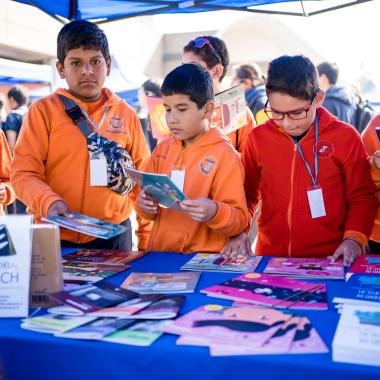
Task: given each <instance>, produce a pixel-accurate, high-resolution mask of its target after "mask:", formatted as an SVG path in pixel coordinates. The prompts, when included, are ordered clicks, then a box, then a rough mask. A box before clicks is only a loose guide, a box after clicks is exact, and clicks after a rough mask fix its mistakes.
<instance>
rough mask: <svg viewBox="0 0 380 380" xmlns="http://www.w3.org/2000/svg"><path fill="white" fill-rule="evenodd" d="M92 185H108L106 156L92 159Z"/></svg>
mask: <svg viewBox="0 0 380 380" xmlns="http://www.w3.org/2000/svg"><path fill="white" fill-rule="evenodd" d="M90 185H91V186H107V185H108V176H107V160H106V159H105V158H96V159H91V160H90Z"/></svg>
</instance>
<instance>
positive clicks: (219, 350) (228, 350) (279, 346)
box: [177, 317, 300, 356]
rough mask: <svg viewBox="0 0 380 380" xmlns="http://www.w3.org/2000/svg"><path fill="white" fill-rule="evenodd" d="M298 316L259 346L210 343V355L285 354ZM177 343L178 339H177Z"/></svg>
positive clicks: (296, 324) (292, 336) (291, 340)
mask: <svg viewBox="0 0 380 380" xmlns="http://www.w3.org/2000/svg"><path fill="white" fill-rule="evenodd" d="M299 319H300V318H299V317H292V318H290V319H289V320H288V321H286V322H285V323H284V324H283V325H282V326H281V328H280V329H279V330H277V331H276V332H275V333H274V334H273V335H272V337H270V338H269V339H268V340H267V341H266V342H265V343H264V344H263V345H262V346H261V347H259V348H252V347H245V346H238V345H226V344H212V345H210V354H211V356H227V355H228V356H231V355H269V354H270V355H272V354H285V353H288V352H289V351H290V348H291V346H292V343H293V340H294V337H295V335H296V332H297V326H298V321H299ZM177 344H178V341H177Z"/></svg>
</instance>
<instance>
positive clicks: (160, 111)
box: [146, 96, 171, 142]
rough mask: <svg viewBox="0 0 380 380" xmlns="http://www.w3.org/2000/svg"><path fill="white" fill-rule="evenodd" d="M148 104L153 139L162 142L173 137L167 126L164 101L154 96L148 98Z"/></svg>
mask: <svg viewBox="0 0 380 380" xmlns="http://www.w3.org/2000/svg"><path fill="white" fill-rule="evenodd" d="M146 102H147V108H148V112H149V120H150V125H151V128H152V135H153V138H155V139H157V140H158V142H160V141H162V140H164V139H165V138H166V137H168V136H170V135H171V132H170V129H169V128H168V126H167V124H166V119H165V113H166V111H165V107H164V100H163V99H162V98H157V97H154V96H147V97H146Z"/></svg>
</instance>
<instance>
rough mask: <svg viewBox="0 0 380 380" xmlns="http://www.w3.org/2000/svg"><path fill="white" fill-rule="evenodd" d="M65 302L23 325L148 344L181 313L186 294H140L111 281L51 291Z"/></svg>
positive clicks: (76, 335)
mask: <svg viewBox="0 0 380 380" xmlns="http://www.w3.org/2000/svg"><path fill="white" fill-rule="evenodd" d="M51 296H52V297H53V298H54V299H56V300H59V301H61V302H63V303H64V305H62V306H57V307H53V308H50V309H48V313H47V314H43V315H39V316H37V317H32V318H27V319H25V320H23V323H22V325H21V327H22V328H24V329H28V330H33V331H37V332H43V333H50V334H54V335H55V336H59V337H63V338H74V339H91V340H106V341H109V342H115V343H123V344H132V345H140V346H148V345H150V344H152V343H153V342H154V341H155V340H156V339H158V338H159V337H160V336H161V335H162V333H163V332H162V328H163V327H164V326H165V325H166V324H168V323H169V321H168V320H169V319H170V318H174V317H176V316H177V314H178V312H179V309H180V307H181V305H182V303H183V302H184V297H183V296H164V295H162V294H146V295H140V294H138V293H135V292H133V291H129V290H127V289H122V288H120V287H117V286H114V285H112V284H107V283H104V282H102V283H98V284H96V285H87V286H82V287H80V288H77V289H73V290H71V291H69V292H65V291H62V292H57V293H53V294H52V295H51Z"/></svg>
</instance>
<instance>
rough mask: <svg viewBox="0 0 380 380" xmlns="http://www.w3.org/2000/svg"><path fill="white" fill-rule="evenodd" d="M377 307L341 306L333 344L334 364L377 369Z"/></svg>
mask: <svg viewBox="0 0 380 380" xmlns="http://www.w3.org/2000/svg"><path fill="white" fill-rule="evenodd" d="M379 337H380V307H375V306H372V307H371V306H360V305H347V304H346V305H344V306H343V308H342V313H341V316H340V320H339V323H338V327H337V330H336V333H335V336H334V340H333V343H332V350H333V360H334V361H336V362H345V363H355V364H365V365H374V366H380V360H379V358H380V339H379Z"/></svg>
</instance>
